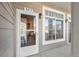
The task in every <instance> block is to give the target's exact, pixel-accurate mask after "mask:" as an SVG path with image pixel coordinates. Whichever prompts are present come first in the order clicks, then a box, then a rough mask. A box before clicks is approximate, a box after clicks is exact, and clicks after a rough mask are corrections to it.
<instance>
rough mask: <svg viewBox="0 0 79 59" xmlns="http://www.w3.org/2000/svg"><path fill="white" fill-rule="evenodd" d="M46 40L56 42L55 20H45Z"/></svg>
mask: <svg viewBox="0 0 79 59" xmlns="http://www.w3.org/2000/svg"><path fill="white" fill-rule="evenodd" d="M45 40H46V41H48V40H55V20H54V19H50V18H46V19H45Z"/></svg>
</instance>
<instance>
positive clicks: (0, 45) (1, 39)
mask: <svg viewBox="0 0 79 59" xmlns="http://www.w3.org/2000/svg"><path fill="white" fill-rule="evenodd" d="M13 36H14V35H13V30H6V29H0V56H1V57H8V56H12V55H13V40H14V37H13Z"/></svg>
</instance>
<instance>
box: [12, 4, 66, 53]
mask: <svg viewBox="0 0 79 59" xmlns="http://www.w3.org/2000/svg"><path fill="white" fill-rule="evenodd" d="M14 5H15V9H17V8H18V9H23V8H24V7H29V8H33V9H34V10H35V11H36V12H38V13H40V12H42V5H40V4H35V3H34V4H33V3H15V4H14ZM38 20H39V24H40V25H39V44H40V46H39V50H40V52H43V51H46V50H49V49H54V48H57V47H60V46H64V45H65V44H66V41H62V42H58V43H53V44H48V45H42V19H38Z"/></svg>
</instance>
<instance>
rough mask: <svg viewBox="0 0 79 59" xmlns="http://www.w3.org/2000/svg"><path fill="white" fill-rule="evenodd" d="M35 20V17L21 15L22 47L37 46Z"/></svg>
mask: <svg viewBox="0 0 79 59" xmlns="http://www.w3.org/2000/svg"><path fill="white" fill-rule="evenodd" d="M34 28H35V20H34V17H33V16H29V15H23V14H22V15H21V47H24V46H31V45H35V44H36V38H35V36H36V35H35V30H34Z"/></svg>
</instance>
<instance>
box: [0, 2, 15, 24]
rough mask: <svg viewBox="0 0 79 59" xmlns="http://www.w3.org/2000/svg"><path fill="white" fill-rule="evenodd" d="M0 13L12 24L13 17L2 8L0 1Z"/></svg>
mask: <svg viewBox="0 0 79 59" xmlns="http://www.w3.org/2000/svg"><path fill="white" fill-rule="evenodd" d="M0 15H2V16H3V17H5V18H6V19H8V21H10V22H11V23H13V24H14V21H13V18H11V16H10V14H9V13H8V12H7V11H6V10H5V9H4V7H3V6H2V4H1V3H0Z"/></svg>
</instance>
